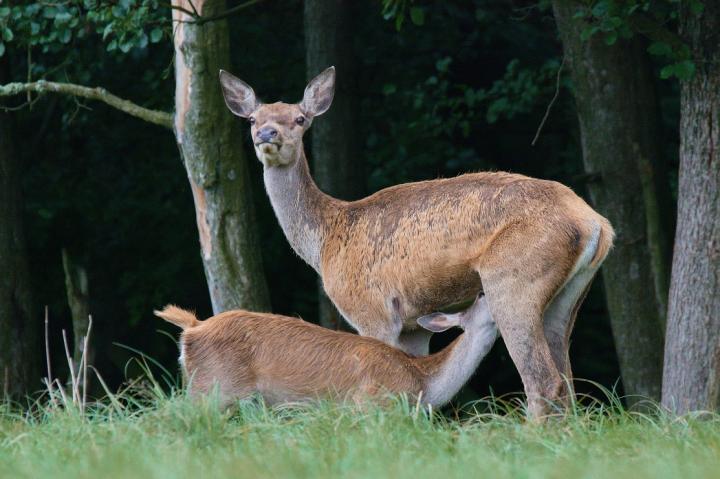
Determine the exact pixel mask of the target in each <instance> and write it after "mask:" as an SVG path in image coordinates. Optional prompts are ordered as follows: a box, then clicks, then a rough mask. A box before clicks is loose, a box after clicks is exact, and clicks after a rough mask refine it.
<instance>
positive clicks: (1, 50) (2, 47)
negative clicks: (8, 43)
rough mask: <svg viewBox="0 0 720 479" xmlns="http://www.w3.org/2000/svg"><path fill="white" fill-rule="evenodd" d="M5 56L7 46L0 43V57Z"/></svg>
mask: <svg viewBox="0 0 720 479" xmlns="http://www.w3.org/2000/svg"><path fill="white" fill-rule="evenodd" d="M4 54H5V44H4V43H3V42H0V57H1V56H3V55H4Z"/></svg>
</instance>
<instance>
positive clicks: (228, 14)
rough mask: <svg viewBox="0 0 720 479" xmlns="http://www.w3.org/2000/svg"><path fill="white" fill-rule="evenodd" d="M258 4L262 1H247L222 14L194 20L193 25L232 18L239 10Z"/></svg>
mask: <svg viewBox="0 0 720 479" xmlns="http://www.w3.org/2000/svg"><path fill="white" fill-rule="evenodd" d="M260 2H262V0H249V1H247V2H245V3H241V4H240V5H237V6H235V7H232V8H229V9H227V10H225V11H224V12H222V13H218V14H217V15H211V16H209V17H200V18H198V19H197V20H195V23H197V24H198V25H202V24H203V23H208V22H214V21H217V20H223V19H225V18H228V17H232V16H233V15H237V14H238V13H240V11H241V10H244V9H246V8H248V7H252V6H253V5H255V4H256V3H260Z"/></svg>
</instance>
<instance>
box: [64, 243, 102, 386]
mask: <svg viewBox="0 0 720 479" xmlns="http://www.w3.org/2000/svg"><path fill="white" fill-rule="evenodd" d="M62 262H63V270H64V271H65V292H66V294H67V300H68V306H69V307H70V313H71V315H72V326H73V344H74V347H73V362H74V363H75V364H76V365H79V364H80V363H81V360H82V355H83V349H84V348H85V336H86V335H87V333H88V326H89V324H90V292H89V287H88V277H87V271H86V270H85V268H84V267H83V266H82V265H80V264H79V263H77V262H76V261H75V260H74V259H73V258H72V256H70V255H69V254H68V252H67V251H66V250H65V249H64V248H63V250H62ZM85 356H86V358H85V360H86V363H87V364H88V365H92V364H93V361H94V359H95V350H94V348H93V347H92V346H91V344H90V343H89V342H88V350H87V352H86V353H85ZM80 387H81V388H83V387H85V385H84V384H83V378H80Z"/></svg>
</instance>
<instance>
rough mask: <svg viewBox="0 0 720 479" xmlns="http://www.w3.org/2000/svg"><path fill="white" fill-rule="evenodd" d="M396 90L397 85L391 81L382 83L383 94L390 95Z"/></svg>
mask: <svg viewBox="0 0 720 479" xmlns="http://www.w3.org/2000/svg"><path fill="white" fill-rule="evenodd" d="M396 91H397V86H396V85H395V84H393V83H386V84H384V85H383V89H382V92H383V95H392V94H393V93H395V92H396Z"/></svg>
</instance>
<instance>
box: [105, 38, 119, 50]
mask: <svg viewBox="0 0 720 479" xmlns="http://www.w3.org/2000/svg"><path fill="white" fill-rule="evenodd" d="M116 48H117V40H113V41H111V42H110V43H108V46H107V51H109V52H111V51H113V50H115V49H116Z"/></svg>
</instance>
